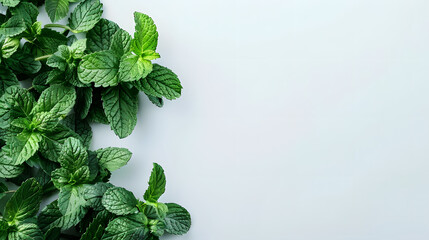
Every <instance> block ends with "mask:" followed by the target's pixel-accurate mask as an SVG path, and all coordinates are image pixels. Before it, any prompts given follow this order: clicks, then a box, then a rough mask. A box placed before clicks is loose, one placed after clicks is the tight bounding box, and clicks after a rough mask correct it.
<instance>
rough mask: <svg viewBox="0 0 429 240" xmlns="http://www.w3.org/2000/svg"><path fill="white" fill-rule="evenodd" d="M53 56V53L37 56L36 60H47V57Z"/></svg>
mask: <svg viewBox="0 0 429 240" xmlns="http://www.w3.org/2000/svg"><path fill="white" fill-rule="evenodd" d="M51 56H52V54H49V55H45V56H40V57H37V58H35V59H34V60H35V61H42V60H46V59H48V58H50V57H51Z"/></svg>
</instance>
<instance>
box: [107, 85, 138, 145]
mask: <svg viewBox="0 0 429 240" xmlns="http://www.w3.org/2000/svg"><path fill="white" fill-rule="evenodd" d="M101 98H102V100H103V108H104V112H105V113H106V116H107V119H108V120H109V123H110V127H111V128H112V130H113V131H114V132H115V133H116V135H118V136H119V138H124V137H126V136H128V135H130V134H131V133H132V131H133V130H134V127H135V125H136V123H137V111H138V91H137V89H135V88H131V89H129V88H127V87H125V86H123V85H119V86H116V87H111V88H109V89H107V90H105V91H104V92H103V93H102V97H101Z"/></svg>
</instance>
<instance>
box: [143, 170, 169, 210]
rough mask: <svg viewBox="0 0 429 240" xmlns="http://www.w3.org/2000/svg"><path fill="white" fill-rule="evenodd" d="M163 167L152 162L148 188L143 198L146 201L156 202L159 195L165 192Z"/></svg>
mask: <svg viewBox="0 0 429 240" xmlns="http://www.w3.org/2000/svg"><path fill="white" fill-rule="evenodd" d="M165 183H166V180H165V175H164V169H162V167H161V166H160V165H158V164H156V163H154V164H153V169H152V173H151V174H150V179H149V188H148V189H147V190H146V192H145V193H144V196H143V198H144V199H145V200H146V201H150V202H157V201H158V199H159V197H161V195H162V194H164V192H165Z"/></svg>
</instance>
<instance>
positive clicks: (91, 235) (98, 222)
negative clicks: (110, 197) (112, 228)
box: [80, 211, 113, 240]
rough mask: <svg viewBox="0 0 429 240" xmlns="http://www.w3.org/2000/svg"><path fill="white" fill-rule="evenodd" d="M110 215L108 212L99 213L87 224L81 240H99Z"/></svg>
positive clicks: (110, 217)
mask: <svg viewBox="0 0 429 240" xmlns="http://www.w3.org/2000/svg"><path fill="white" fill-rule="evenodd" d="M112 217H113V216H112V214H111V213H109V212H108V211H101V212H99V213H98V214H97V216H96V217H95V218H94V220H93V221H92V222H91V223H90V224H89V226H88V228H87V229H86V231H85V233H84V234H83V235H82V237H81V238H80V239H81V240H99V239H101V237H102V236H103V233H104V230H105V228H106V227H107V225H108V224H109V221H110V220H111V219H112Z"/></svg>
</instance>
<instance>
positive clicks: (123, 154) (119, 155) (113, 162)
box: [96, 147, 132, 172]
mask: <svg viewBox="0 0 429 240" xmlns="http://www.w3.org/2000/svg"><path fill="white" fill-rule="evenodd" d="M96 152H97V158H98V161H99V164H100V166H101V167H103V168H105V169H107V170H109V171H111V172H113V171H115V170H117V169H119V168H121V167H123V166H125V165H126V164H127V162H128V161H129V160H130V159H131V155H132V153H131V152H130V151H129V150H128V149H126V148H115V147H109V148H102V149H98V150H97V151H96Z"/></svg>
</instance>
